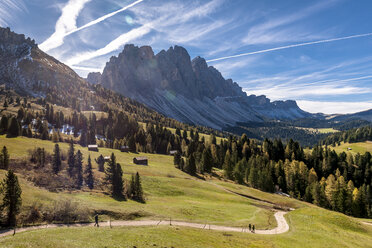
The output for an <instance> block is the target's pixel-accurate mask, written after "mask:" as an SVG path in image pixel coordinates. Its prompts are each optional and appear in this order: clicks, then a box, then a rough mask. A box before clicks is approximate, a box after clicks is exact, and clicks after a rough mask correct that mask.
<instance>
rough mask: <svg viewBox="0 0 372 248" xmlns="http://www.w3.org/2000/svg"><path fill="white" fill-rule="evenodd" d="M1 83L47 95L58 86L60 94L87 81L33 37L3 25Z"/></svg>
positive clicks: (26, 92)
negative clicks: (45, 50) (17, 32)
mask: <svg viewBox="0 0 372 248" xmlns="http://www.w3.org/2000/svg"><path fill="white" fill-rule="evenodd" d="M0 83H1V84H5V86H7V87H9V88H12V89H14V90H16V91H17V92H19V93H23V94H31V95H34V96H46V93H47V91H48V89H50V88H58V90H59V92H60V94H61V96H63V94H65V93H66V94H68V93H69V90H79V88H80V87H82V86H83V87H87V86H88V84H87V82H86V81H85V80H83V79H82V78H81V77H79V75H77V74H76V73H75V72H74V71H73V70H72V69H70V68H69V67H68V66H66V65H65V64H63V63H61V62H59V61H58V60H56V59H55V58H53V57H51V56H49V55H48V54H46V53H44V52H43V51H41V50H40V49H39V48H38V46H37V45H36V44H35V41H33V40H31V39H30V38H27V39H26V38H25V36H24V35H23V34H16V33H14V32H12V31H11V30H10V29H9V28H0Z"/></svg>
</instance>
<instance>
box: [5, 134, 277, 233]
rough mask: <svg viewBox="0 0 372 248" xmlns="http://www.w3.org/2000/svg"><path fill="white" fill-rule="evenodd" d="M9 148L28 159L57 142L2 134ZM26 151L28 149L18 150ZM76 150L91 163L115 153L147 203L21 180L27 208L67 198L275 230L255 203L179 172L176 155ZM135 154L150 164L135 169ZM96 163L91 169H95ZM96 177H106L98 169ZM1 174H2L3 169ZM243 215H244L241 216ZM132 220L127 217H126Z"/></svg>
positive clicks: (149, 214)
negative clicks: (45, 187) (30, 153)
mask: <svg viewBox="0 0 372 248" xmlns="http://www.w3.org/2000/svg"><path fill="white" fill-rule="evenodd" d="M3 145H6V146H7V148H8V150H9V153H10V155H11V158H14V157H17V158H22V157H23V158H26V157H27V154H28V152H27V150H29V149H32V148H34V147H44V148H45V149H46V150H47V151H48V152H52V151H53V147H54V143H52V142H50V141H43V140H38V139H30V138H25V137H18V138H11V139H8V138H5V136H0V146H3ZM59 145H60V147H61V149H62V151H64V152H65V153H67V149H68V144H67V143H59ZM21 147H27V149H20V148H21ZM75 149H76V150H78V149H79V150H80V151H81V152H82V153H83V156H84V159H85V160H86V159H87V158H88V155H89V154H90V155H91V158H92V161H94V159H95V158H96V157H98V156H99V155H100V154H102V155H103V156H109V155H110V154H111V153H112V152H114V153H115V155H116V159H117V162H118V163H120V164H121V165H122V167H123V171H124V174H125V177H126V178H127V179H129V178H130V176H131V174H132V173H135V172H137V171H138V172H139V173H140V175H141V179H142V184H143V188H144V192H145V197H146V200H147V203H146V204H140V203H137V202H135V201H130V200H129V201H126V202H120V201H116V200H114V199H112V198H111V197H110V196H108V195H106V194H104V193H103V192H100V191H89V190H83V191H74V192H59V193H52V192H48V191H46V190H43V189H40V188H37V187H33V185H31V183H30V182H27V181H26V180H21V182H22V188H24V189H26V191H24V194H23V198H24V205H25V206H30V205H32V204H33V203H34V202H35V201H36V202H38V201H41V202H42V203H44V204H49V203H51V202H53V201H55V200H58V198H61V197H62V198H68V199H71V200H73V201H76V202H78V203H80V204H81V205H83V206H85V207H87V208H88V209H90V210H93V211H101V210H109V211H114V212H115V213H120V215H121V216H124V217H125V216H133V215H137V216H143V217H146V218H153V219H169V218H172V219H179V220H188V221H194V222H198V223H205V222H208V223H211V224H212V223H213V224H223V225H236V226H246V225H247V224H248V223H256V225H257V227H260V228H269V227H272V226H275V225H276V223H275V220H274V221H272V222H268V219H269V218H272V216H273V212H272V211H270V210H268V209H264V208H257V207H256V206H254V204H253V203H254V202H253V201H252V200H249V199H244V198H242V197H239V196H235V195H233V194H230V193H228V192H226V191H224V190H222V189H220V188H218V187H216V186H214V185H211V184H208V183H205V182H203V181H202V180H195V178H194V177H191V176H189V175H188V174H186V173H183V172H182V171H180V170H178V169H176V168H175V167H174V166H173V157H171V156H166V155H158V154H141V153H140V154H133V153H122V152H120V151H119V150H113V149H106V148H100V149H99V152H88V149H87V148H85V147H81V146H79V145H76V146H75ZM135 156H147V157H148V159H149V166H142V165H135V164H133V162H132V160H133V157H135ZM96 166H97V165H96V164H95V163H93V167H94V168H95V169H96ZM94 172H95V173H96V174H95V175H96V176H98V177H99V176H101V177H102V176H103V173H101V172H98V171H97V170H95V171H94ZM1 175H4V171H2V173H1ZM242 216H244V217H242ZM128 218H129V217H128Z"/></svg>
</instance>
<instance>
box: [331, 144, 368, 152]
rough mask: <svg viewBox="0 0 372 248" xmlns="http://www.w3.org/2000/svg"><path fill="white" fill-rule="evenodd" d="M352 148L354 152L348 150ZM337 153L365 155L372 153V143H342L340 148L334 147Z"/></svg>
mask: <svg viewBox="0 0 372 248" xmlns="http://www.w3.org/2000/svg"><path fill="white" fill-rule="evenodd" d="M348 147H350V148H351V149H352V150H351V151H348V150H347V148H348ZM332 148H333V149H334V150H335V151H336V152H338V153H341V152H351V153H353V154H355V153H358V152H359V153H360V154H363V153H365V152H372V142H370V141H366V142H358V143H344V142H342V143H341V145H340V146H335V147H332Z"/></svg>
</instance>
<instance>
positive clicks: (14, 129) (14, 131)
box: [8, 117, 21, 137]
mask: <svg viewBox="0 0 372 248" xmlns="http://www.w3.org/2000/svg"><path fill="white" fill-rule="evenodd" d="M9 123H10V124H9V127H8V136H9V137H17V136H19V135H20V134H21V130H20V127H19V123H18V121H17V118H15V117H11V118H10V121H9Z"/></svg>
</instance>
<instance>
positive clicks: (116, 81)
mask: <svg viewBox="0 0 372 248" xmlns="http://www.w3.org/2000/svg"><path fill="white" fill-rule="evenodd" d="M88 81H89V82H91V83H97V82H99V83H101V84H102V85H103V86H104V87H106V88H109V89H112V90H115V91H117V92H119V93H121V94H123V95H125V96H127V97H131V98H133V99H135V100H138V101H140V102H142V103H144V104H146V105H148V106H149V107H151V108H153V109H155V110H157V111H158V112H161V113H163V114H164V115H166V116H169V117H172V118H175V119H178V120H180V121H184V122H188V123H192V124H197V125H205V126H210V127H213V128H222V127H224V126H226V125H235V123H236V122H243V121H261V120H266V119H295V118H302V117H307V116H310V114H309V113H307V112H304V111H302V110H301V109H299V107H298V106H297V104H296V102H294V101H278V102H270V100H269V99H268V98H266V97H265V96H254V95H251V96H247V94H246V93H245V92H244V91H243V90H242V88H241V87H240V86H239V85H238V84H237V83H235V82H233V81H232V80H231V79H227V80H226V79H225V78H224V77H223V76H222V75H221V73H220V72H219V71H218V70H217V69H215V68H214V67H212V66H208V65H207V63H206V61H205V60H204V59H203V58H201V57H196V58H194V59H193V60H191V59H190V55H189V54H188V52H187V51H186V49H184V48H183V47H180V46H174V47H171V48H169V49H168V50H167V51H165V50H162V51H160V52H159V53H158V54H156V55H155V54H154V52H153V50H152V48H151V47H149V46H143V47H137V46H134V45H126V46H125V47H124V50H123V51H122V52H121V53H120V54H119V55H118V56H117V57H112V58H111V59H110V61H109V62H107V63H106V66H105V68H104V71H103V73H102V75H100V74H94V75H93V74H90V75H88Z"/></svg>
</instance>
